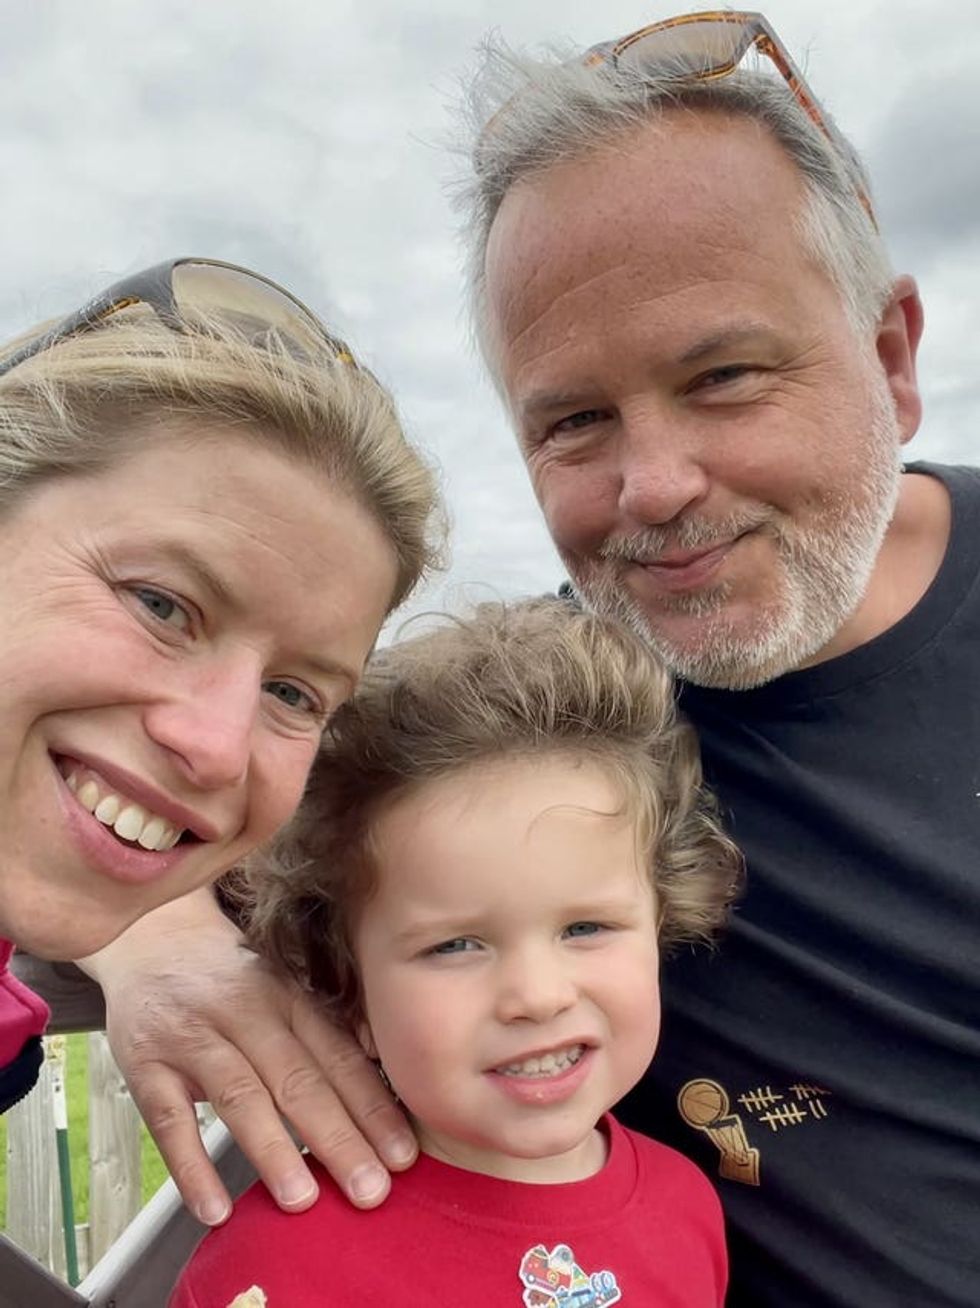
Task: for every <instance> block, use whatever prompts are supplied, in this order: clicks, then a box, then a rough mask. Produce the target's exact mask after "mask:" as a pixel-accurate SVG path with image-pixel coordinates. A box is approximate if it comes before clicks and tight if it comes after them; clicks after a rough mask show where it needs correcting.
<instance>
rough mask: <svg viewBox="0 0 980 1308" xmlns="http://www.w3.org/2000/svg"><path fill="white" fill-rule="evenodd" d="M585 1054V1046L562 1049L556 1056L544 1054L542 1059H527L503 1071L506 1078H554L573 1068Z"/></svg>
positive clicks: (512, 1064)
mask: <svg viewBox="0 0 980 1308" xmlns="http://www.w3.org/2000/svg"><path fill="white" fill-rule="evenodd" d="M584 1052H585V1048H584V1046H583V1045H572V1046H571V1047H570V1048H569V1049H560V1050H559V1051H558V1052H557V1053H556V1054H542V1055H541V1057H540V1058H526V1059H525V1060H524V1062H523V1063H510V1064H509V1065H508V1066H507V1067H504V1068H503V1069H502V1071H503V1073H504V1075H505V1076H541V1077H546V1076H554V1075H555V1073H556V1072H564V1071H565V1069H566V1068H568V1067H572V1066H573V1065H574V1064H575V1063H577V1062H578V1060H579V1059H580V1058H581V1057H582V1055H583V1053H584Z"/></svg>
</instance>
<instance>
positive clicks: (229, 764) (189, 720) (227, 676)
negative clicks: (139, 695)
mask: <svg viewBox="0 0 980 1308" xmlns="http://www.w3.org/2000/svg"><path fill="white" fill-rule="evenodd" d="M175 680H176V684H175V685H174V686H173V687H172V688H171V689H170V693H169V694H167V695H166V696H161V697H160V699H159V700H158V701H157V702H156V703H155V704H153V705H151V706H150V708H149V709H147V711H146V713H145V715H144V723H145V726H146V730H147V733H148V734H149V736H150V737H151V738H152V739H153V740H154V741H155V742H156V743H157V744H158V745H160V746H162V748H164V749H165V750H167V751H168V753H169V754H170V755H171V756H172V758H173V759H174V760H175V761H176V764H177V767H178V769H179V770H180V771H181V772H182V773H183V774H184V776H185V777H186V778H187V780H188V781H189V782H191V783H192V784H193V785H194V786H197V787H199V788H200V789H202V790H219V789H222V788H224V787H228V786H235V785H238V784H240V783H241V782H242V781H243V780H244V778H245V776H246V774H247V772H248V768H249V763H250V761H251V755H252V746H253V739H254V733H255V727H256V723H257V720H258V716H259V713H260V710H261V696H262V670H261V668H260V667H257V666H256V665H255V661H254V660H251V659H239V660H237V661H232V660H229V659H224V660H217V659H215V660H211V661H210V662H209V663H208V664H206V665H197V666H192V665H191V664H190V663H188V664H186V665H184V666H183V667H182V668H181V669H180V675H179V676H178V677H177V678H176V679H175Z"/></svg>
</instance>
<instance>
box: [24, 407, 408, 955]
mask: <svg viewBox="0 0 980 1308" xmlns="http://www.w3.org/2000/svg"><path fill="white" fill-rule="evenodd" d="M155 435H156V439H155V440H154V441H153V443H152V444H148V445H144V446H141V447H140V448H139V450H138V452H136V453H134V454H132V455H131V456H130V457H129V458H127V459H125V460H124V461H123V462H121V463H120V464H118V465H117V466H115V467H114V468H113V469H111V470H110V471H108V472H105V473H101V474H99V475H98V476H94V477H91V478H83V477H67V478H64V479H61V480H57V479H56V480H53V481H50V482H48V483H45V484H43V485H42V486H41V487H40V488H39V489H38V490H37V491H35V492H34V493H33V494H31V495H30V496H29V497H28V498H26V499H25V501H24V502H23V503H22V504H21V505H19V506H18V507H17V509H16V510H14V511H13V512H12V513H10V514H8V515H7V516H6V517H5V518H3V519H2V520H0V612H2V613H3V626H2V630H0V686H2V700H0V841H2V854H0V859H2V862H0V935H2V936H6V937H8V938H11V939H13V940H15V941H17V942H18V943H19V944H21V945H22V946H24V947H25V948H28V949H31V950H33V951H35V952H37V953H38V954H41V955H46V956H48V957H59V958H76V957H80V956H83V955H85V954H87V953H90V952H92V951H93V950H95V949H97V948H99V947H101V946H102V945H103V944H105V943H107V942H108V941H109V940H111V939H112V938H113V937H114V936H116V935H117V934H118V933H119V932H120V931H122V930H123V929H124V928H125V927H127V926H128V925H129V924H130V923H131V922H133V921H134V920H135V919H136V918H137V917H139V916H140V915H141V914H142V913H144V912H146V911H147V910H148V909H151V908H154V907H156V906H157V905H159V904H161V903H163V902H165V901H167V900H170V899H174V898H176V897H177V896H179V895H183V894H185V893H186V892H187V891H189V890H193V889H195V888H196V887H198V886H201V885H203V884H205V883H206V882H209V881H212V880H213V879H214V878H215V877H216V876H218V875H219V874H220V873H221V872H223V871H224V870H226V869H227V868H228V867H229V866H231V865H232V864H234V863H235V862H236V861H237V860H238V859H239V858H240V857H241V856H242V855H243V854H244V853H245V852H246V851H247V850H250V849H251V848H253V846H255V845H257V844H258V843H260V842H261V841H263V840H265V839H266V838H267V837H268V836H270V835H271V834H272V833H273V832H274V831H275V830H276V829H277V828H278V827H280V826H281V825H282V824H283V823H284V822H285V821H286V819H287V818H288V817H289V816H290V815H291V814H292V812H293V810H294V809H295V807H296V805H297V804H298V802H299V799H300V796H301V794H302V791H303V785H304V782H305V779H306V774H307V771H308V769H309V766H310V764H311V762H312V760H313V756H314V752H315V750H316V748H317V743H318V741H319V738H320V734H321V731H322V729H323V726H324V723H325V721H326V720H327V718H328V717H329V716H330V714H331V713H332V712H333V711H334V710H335V709H336V708H337V707H338V705H339V704H340V703H341V702H342V701H343V700H345V699H346V698H347V697H348V696H349V695H350V693H351V691H352V690H353V688H354V685H355V682H356V681H357V678H358V676H359V674H360V672H361V669H362V666H363V664H364V660H365V659H366V657H367V655H368V653H369V651H370V649H371V646H372V645H373V643H374V640H375V637H376V635H377V632H378V629H379V627H380V625H381V622H382V620H383V618H384V615H385V610H386V608H387V606H388V604H389V601H390V598H391V595H392V593H393V590H394V587H395V582H396V574H397V563H396V559H395V555H394V551H393V549H392V547H391V545H390V543H389V542H388V540H387V538H386V537H385V535H384V533H383V532H382V530H381V528H380V527H379V526H378V524H377V523H376V522H375V520H374V519H373V518H372V517H371V516H370V515H369V514H368V513H367V512H366V510H364V509H363V508H362V507H360V506H359V505H358V504H357V503H356V502H355V501H354V500H353V499H352V498H351V496H350V495H349V494H348V493H347V492H346V491H344V490H342V489H339V488H338V487H337V486H336V485H334V484H332V483H331V482H330V481H329V480H328V479H327V478H326V477H325V476H324V475H323V474H320V473H317V472H316V471H313V470H311V469H310V468H309V467H308V466H306V465H304V464H300V463H293V462H292V461H290V460H289V459H287V458H286V457H285V456H284V455H282V454H280V453H278V452H277V451H276V450H274V449H273V448H271V447H270V446H266V445H263V444H262V443H261V442H258V441H256V440H254V439H251V440H249V439H246V438H243V437H242V435H241V434H229V433H228V432H227V431H226V430H224V429H222V428H220V427H216V428H214V429H212V431H211V432H210V433H208V439H202V433H201V431H200V429H199V426H198V428H197V429H196V430H195V433H194V437H193V439H191V438H189V437H188V435H187V429H186V428H182V427H179V426H176V425H174V424H173V423H170V424H168V425H167V426H166V427H165V428H162V429H161V430H160V432H159V433H155Z"/></svg>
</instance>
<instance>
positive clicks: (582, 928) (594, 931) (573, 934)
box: [565, 922, 602, 940]
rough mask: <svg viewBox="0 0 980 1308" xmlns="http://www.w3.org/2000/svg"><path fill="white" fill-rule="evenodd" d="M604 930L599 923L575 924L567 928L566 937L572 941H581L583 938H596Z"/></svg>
mask: <svg viewBox="0 0 980 1308" xmlns="http://www.w3.org/2000/svg"><path fill="white" fill-rule="evenodd" d="M601 930H602V927H601V925H600V924H599V923H598V922H573V923H572V924H571V926H567V927H566V928H565V935H566V936H568V937H569V938H570V939H571V940H580V939H581V938H582V937H583V936H594V935H598V933H599V932H600V931H601Z"/></svg>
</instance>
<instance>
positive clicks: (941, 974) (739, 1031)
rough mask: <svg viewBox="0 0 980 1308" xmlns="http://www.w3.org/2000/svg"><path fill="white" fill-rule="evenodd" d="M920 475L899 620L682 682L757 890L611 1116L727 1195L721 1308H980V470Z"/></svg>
mask: <svg viewBox="0 0 980 1308" xmlns="http://www.w3.org/2000/svg"><path fill="white" fill-rule="evenodd" d="M909 471H920V472H930V473H932V474H933V475H936V476H940V477H941V478H942V480H943V481H944V482H945V483H946V485H947V486H948V488H949V491H950V494H951V496H952V501H953V518H952V534H951V539H950V544H949V547H948V550H947V554H946V557H945V559H944V562H943V564H942V567H941V569H940V571H939V574H938V575H937V577H936V579H935V581H934V582H933V584H932V586H931V587H930V589H929V590H928V592H927V593H926V595H925V596H924V597H923V598H922V600H921V601H920V602H919V604H918V605H917V606H916V607H915V609H914V610H913V611H912V612H911V613H909V614H908V615H907V616H906V617H905V618H903V619H902V620H901V621H900V622H899V623H897V624H896V625H895V626H894V627H892V628H891V629H890V630H888V631H886V632H884V633H883V634H882V635H881V636H879V637H877V638H876V639H875V640H873V641H871V642H869V643H868V644H866V645H864V646H862V647H860V648H859V649H856V650H853V651H852V652H851V653H849V654H845V655H843V656H842V657H840V658H838V659H833V660H831V661H828V662H826V663H822V664H819V665H817V666H816V667H813V668H808V669H804V670H802V671H799V672H795V673H790V674H788V675H786V676H784V677H781V678H779V679H778V680H777V681H774V682H772V683H770V684H769V685H767V686H763V687H761V688H759V689H757V690H751V691H742V692H729V691H712V690H703V689H699V688H695V687H692V686H684V687H682V689H681V703H682V705H683V708H684V710H685V712H686V713H687V714H688V716H689V717H690V718H691V719H692V720H693V722H694V723H695V725H696V726H697V728H698V730H699V733H700V736H701V744H702V750H703V754H704V760H705V769H706V773H707V776H708V780H709V781H710V783H711V784H712V786H713V787H714V789H715V791H716V793H717V794H718V796H719V799H720V801H721V803H722V806H723V808H724V809H725V810H726V812H727V815H728V820H729V828H730V830H731V832H732V834H733V835H734V837H735V839H736V840H737V841H738V843H739V844H740V846H741V847H742V849H743V851H744V853H745V855H746V860H747V868H748V885H747V890H746V894H745V896H744V898H743V900H742V902H741V903H740V905H739V906H738V908H737V910H736V912H735V915H734V919H733V922H732V925H731V928H730V929H729V931H728V933H727V934H726V936H725V937H724V939H723V940H722V941H721V943H720V945H719V947H718V950H717V952H715V953H714V954H711V953H708V952H707V951H705V950H696V951H688V952H686V953H685V954H683V955H682V956H680V957H678V958H676V959H674V960H672V961H670V962H669V963H668V964H667V966H666V967H665V976H664V1003H665V1012H664V1025H663V1036H662V1039H661V1046H660V1049H659V1051H658V1053H657V1056H656V1058H655V1060H654V1063H653V1066H652V1068H651V1071H650V1073H649V1074H648V1076H647V1078H646V1079H645V1080H644V1082H643V1083H642V1084H641V1085H640V1086H639V1087H638V1088H637V1090H636V1091H634V1092H633V1094H632V1095H631V1096H630V1097H629V1099H628V1100H627V1102H626V1105H624V1106H623V1108H622V1109H621V1110H620V1116H621V1117H622V1118H623V1120H624V1121H626V1122H627V1123H629V1124H630V1125H631V1126H634V1127H639V1128H640V1129H642V1130H646V1131H647V1132H648V1133H650V1134H652V1135H654V1136H656V1137H658V1138H660V1139H664V1140H667V1141H669V1142H670V1143H672V1144H674V1145H676V1146H677V1147H679V1148H681V1149H683V1150H684V1151H685V1152H686V1153H688V1154H689V1155H691V1156H692V1157H694V1158H695V1159H696V1160H697V1161H699V1162H700V1163H701V1164H702V1166H703V1167H704V1168H705V1170H706V1171H707V1172H708V1174H709V1175H710V1176H712V1177H714V1178H715V1179H716V1181H717V1184H718V1186H719V1190H720V1193H721V1196H722V1200H723V1203H724V1205H725V1208H726V1213H727V1216H728V1220H729V1233H730V1239H731V1254H732V1289H731V1293H730V1297H729V1300H728V1302H729V1304H730V1305H732V1306H733V1308H954V1305H955V1308H977V1305H980V470H977V469H967V468H959V469H954V468H943V469H940V468H934V467H930V466H929V465H924V464H923V465H912V467H911V468H910V469H909Z"/></svg>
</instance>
